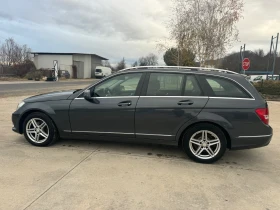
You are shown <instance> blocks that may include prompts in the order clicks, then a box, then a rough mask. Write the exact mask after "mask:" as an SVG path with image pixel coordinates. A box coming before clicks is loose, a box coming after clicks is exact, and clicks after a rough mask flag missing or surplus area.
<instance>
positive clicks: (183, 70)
mask: <svg viewBox="0 0 280 210" xmlns="http://www.w3.org/2000/svg"><path fill="white" fill-rule="evenodd" d="M142 71H149V72H153V71H154V72H176V73H177V72H179V73H195V74H209V75H223V76H225V75H226V76H229V77H236V76H237V77H238V76H243V77H244V76H245V75H242V74H238V73H236V72H233V71H229V70H225V69H216V68H204V67H188V66H137V67H131V68H127V69H123V70H120V71H119V72H142ZM230 75H231V76H230Z"/></svg>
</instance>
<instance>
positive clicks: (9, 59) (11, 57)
mask: <svg viewBox="0 0 280 210" xmlns="http://www.w3.org/2000/svg"><path fill="white" fill-rule="evenodd" d="M30 52H31V49H30V48H28V47H27V45H22V46H21V45H19V44H17V43H16V42H15V41H14V39H13V38H9V39H6V40H5V42H4V43H3V44H2V45H1V46H0V62H1V63H2V64H4V65H8V66H11V65H16V64H20V63H23V62H25V61H27V60H30V58H31V57H30Z"/></svg>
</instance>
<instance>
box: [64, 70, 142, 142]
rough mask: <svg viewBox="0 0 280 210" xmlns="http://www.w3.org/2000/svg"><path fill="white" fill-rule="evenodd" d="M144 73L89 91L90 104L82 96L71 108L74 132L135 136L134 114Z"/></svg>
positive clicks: (118, 78) (115, 79) (124, 76)
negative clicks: (91, 98)
mask: <svg viewBox="0 0 280 210" xmlns="http://www.w3.org/2000/svg"><path fill="white" fill-rule="evenodd" d="M143 76H144V74H143V73H127V74H120V75H116V76H113V77H110V78H108V79H106V80H105V81H103V82H101V83H99V84H97V85H95V86H93V87H92V88H90V91H91V95H92V97H93V98H94V100H93V101H89V100H86V99H85V98H84V97H83V95H81V96H79V97H78V98H76V99H74V100H73V102H72V103H71V105H70V113H69V115H70V122H71V128H72V132H73V133H87V134H92V135H102V136H104V135H105V136H126V137H133V138H134V137H135V130H134V119H135V118H134V115H135V107H136V104H137V101H138V99H139V93H140V90H141V86H142V84H143Z"/></svg>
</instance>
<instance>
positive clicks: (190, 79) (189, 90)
mask: <svg viewBox="0 0 280 210" xmlns="http://www.w3.org/2000/svg"><path fill="white" fill-rule="evenodd" d="M201 95H203V94H202V91H201V89H200V87H199V85H198V82H197V80H196V79H195V76H193V75H188V76H187V79H186V85H185V90H184V96H201Z"/></svg>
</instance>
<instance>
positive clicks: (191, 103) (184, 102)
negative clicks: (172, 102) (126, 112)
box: [178, 100, 193, 106]
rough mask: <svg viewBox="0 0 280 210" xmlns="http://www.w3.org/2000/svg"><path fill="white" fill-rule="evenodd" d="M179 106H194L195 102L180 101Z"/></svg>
mask: <svg viewBox="0 0 280 210" xmlns="http://www.w3.org/2000/svg"><path fill="white" fill-rule="evenodd" d="M178 105H180V106H183V105H193V101H191V100H184V101H179V102H178Z"/></svg>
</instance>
